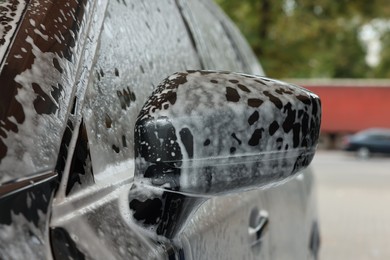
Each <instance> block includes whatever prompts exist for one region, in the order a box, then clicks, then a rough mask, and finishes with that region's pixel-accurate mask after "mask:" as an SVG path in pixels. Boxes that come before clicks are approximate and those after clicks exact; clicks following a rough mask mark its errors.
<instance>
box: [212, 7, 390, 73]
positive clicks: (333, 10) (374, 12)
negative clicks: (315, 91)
mask: <svg viewBox="0 0 390 260" xmlns="http://www.w3.org/2000/svg"><path fill="white" fill-rule="evenodd" d="M216 1H217V2H218V3H219V4H220V5H221V6H222V8H223V9H224V10H225V11H226V12H227V13H228V15H230V17H231V18H232V19H233V21H235V22H236V24H237V26H238V27H239V28H240V29H241V31H242V32H243V33H244V35H245V36H246V37H247V39H248V41H249V43H250V44H251V46H252V48H253V50H254V52H255V54H256V55H257V56H258V58H259V59H260V61H261V63H262V65H263V67H264V69H265V71H266V73H267V74H268V75H269V76H271V77H277V78H285V77H330V78H333V77H337V78H362V77H370V76H372V75H373V73H374V72H373V69H372V68H370V67H369V66H368V65H367V64H366V61H365V56H366V50H365V47H364V46H363V44H362V42H361V40H360V39H359V32H360V30H361V28H362V26H363V25H364V24H367V23H369V22H370V21H371V20H372V19H374V18H378V17H386V15H387V14H388V13H389V14H390V7H388V6H389V5H388V4H386V1H385V0H372V1H364V0H355V1H350V0H338V1H329V0H319V1H316V2H313V1H311V0H281V1H271V0H261V1H260V0H243V1H231V0H230V1H229V0H216ZM389 47H390V41H389ZM388 56H389V57H387V58H386V59H388V60H389V62H388V64H387V65H386V62H385V61H383V62H384V63H383V64H384V65H383V67H386V66H387V67H388V66H389V65H390V53H389V55H388ZM381 73H382V72H377V73H376V75H378V76H381V75H384V74H381Z"/></svg>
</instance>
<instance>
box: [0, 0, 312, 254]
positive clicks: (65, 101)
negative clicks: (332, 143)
mask: <svg viewBox="0 0 390 260" xmlns="http://www.w3.org/2000/svg"><path fill="white" fill-rule="evenodd" d="M0 7H1V9H0V13H1V14H2V16H1V17H3V21H2V23H1V27H0V29H1V30H2V34H1V35H0V37H1V41H0V58H1V64H0V84H1V92H2V94H1V95H0V183H1V186H0V209H1V213H0V241H1V243H0V258H1V259H26V258H29V259H311V258H316V256H317V254H318V247H319V232H318V221H317V215H316V208H315V205H316V204H315V186H314V179H313V175H312V173H311V172H310V170H302V171H300V172H299V173H297V174H296V175H295V177H291V178H288V179H286V180H285V181H284V182H282V183H275V184H274V185H269V186H271V187H269V188H267V189H252V190H245V191H241V192H235V193H228V194H224V196H212V197H211V198H210V197H208V198H207V199H205V200H204V201H203V202H202V203H201V204H199V205H197V210H195V211H194V212H193V214H191V215H190V216H189V219H188V220H187V221H186V225H185V227H184V228H183V230H182V232H181V233H180V236H175V237H174V238H171V239H168V238H164V237H161V236H156V235H155V234H150V233H153V232H149V233H148V234H149V235H145V232H143V231H142V230H141V229H140V228H139V227H138V226H137V224H136V223H134V221H133V220H134V219H133V218H132V216H131V214H132V212H131V210H130V209H129V203H130V204H131V199H130V200H129V191H130V190H131V189H132V187H133V185H134V172H135V165H136V162H135V153H134V149H133V147H134V145H135V139H134V126H135V122H136V119H137V116H138V114H139V113H140V111H141V108H142V106H143V105H144V104H145V102H146V101H147V100H148V97H149V96H150V95H151V94H152V91H153V89H155V88H156V86H158V85H159V83H160V82H161V81H162V80H163V79H164V78H166V77H167V76H169V75H172V74H173V73H175V72H177V71H185V70H189V69H192V70H226V71H235V72H242V73H246V74H251V75H263V74H264V72H263V70H262V68H261V66H260V64H259V63H258V62H257V59H256V58H255V56H254V55H253V53H252V51H251V50H250V48H249V46H248V44H247V43H246V42H245V40H244V39H243V38H242V36H241V34H240V33H239V31H238V30H237V29H236V28H235V27H234V26H233V25H232V23H231V22H230V21H229V20H228V18H227V17H226V16H225V15H224V14H223V13H222V12H221V10H220V9H219V8H218V7H217V6H216V5H215V4H214V3H212V2H210V1H206V0H202V1H182V0H176V1H174V0H164V1H160V0H154V1H140V0H139V1H138V0H132V1H130V0H118V1H108V0H71V1H37V0H31V1H24V0H9V1H5V2H1V3H0ZM270 99H271V98H270ZM301 101H302V102H303V103H305V102H307V101H308V100H301ZM274 102H276V101H275V100H274ZM309 102H310V101H309ZM313 102H314V101H313ZM276 105H278V103H276ZM280 111H283V109H282V108H280ZM306 112H307V111H306ZM306 112H304V111H303V110H302V113H301V115H302V114H304V115H306ZM294 113H295V112H294ZM316 113H317V111H316ZM318 113H319V112H318ZM294 115H295V114H294ZM317 123H318V122H317ZM318 128H319V125H318ZM309 161H310V160H309ZM309 161H307V162H306V161H305V162H304V163H308V162H309ZM276 184H279V185H276ZM130 207H131V205H130ZM265 228H267V229H265Z"/></svg>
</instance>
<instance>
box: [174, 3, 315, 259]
mask: <svg viewBox="0 0 390 260" xmlns="http://www.w3.org/2000/svg"><path fill="white" fill-rule="evenodd" d="M178 3H179V6H180V9H181V12H182V14H183V18H184V20H185V22H186V24H187V25H188V29H189V30H190V32H191V36H192V39H193V42H194V46H195V47H196V50H197V53H198V55H199V56H200V59H201V62H202V65H203V67H204V68H205V69H219V70H228V71H240V72H244V73H248V74H257V75H264V72H263V69H262V67H261V65H260V64H259V63H258V61H257V59H256V58H255V56H254V54H253V52H252V50H251V49H250V47H249V46H248V44H247V42H246V41H245V40H244V39H243V37H242V36H241V34H240V33H239V31H238V29H237V28H236V27H235V26H234V25H233V24H232V22H231V21H230V20H229V19H228V18H227V17H226V15H225V14H224V13H223V12H222V11H221V10H220V9H219V8H218V7H217V6H216V5H215V4H214V3H213V2H211V1H205V0H201V1H184V0H183V1H178ZM208 212H214V213H213V215H212V216H213V217H212V218H210V217H207V216H208V214H209V213H208ZM262 214H263V215H266V216H267V219H268V227H267V230H266V231H265V232H264V233H262V234H261V238H259V241H257V243H256V242H254V241H253V240H251V236H250V235H249V232H248V230H250V229H251V227H252V226H253V225H254V223H253V217H254V216H256V217H255V219H256V218H257V219H258V220H259V219H261V218H262V216H263V215H262ZM316 223H317V222H316V208H315V189H314V180H313V176H312V173H311V171H310V170H305V171H303V172H302V174H301V175H300V176H299V177H297V178H293V179H291V180H289V181H288V182H286V183H284V184H282V185H280V186H277V187H271V188H268V189H265V190H257V191H252V192H247V193H242V194H236V195H232V196H228V197H226V198H215V199H213V200H211V201H210V203H209V204H208V203H206V205H203V206H202V207H201V208H200V210H199V212H198V213H197V215H196V216H195V217H194V220H193V223H192V224H193V225H192V226H191V228H189V230H188V234H186V235H187V238H186V239H188V240H189V241H190V242H189V243H190V244H191V245H199V247H195V248H196V249H194V248H193V249H192V254H193V255H194V256H195V257H194V258H195V259H199V258H202V256H203V255H204V254H205V252H207V253H209V254H210V255H208V256H210V258H220V257H221V254H224V257H227V258H229V259H235V258H239V255H238V253H237V252H240V253H241V254H243V255H244V257H243V259H268V258H271V259H306V258H308V257H309V258H310V257H311V255H315V254H316V252H313V253H312V252H311V251H310V250H311V249H310V244H313V243H315V241H314V242H311V241H310V239H311V237H314V238H313V239H314V240H315V239H316V237H315V236H317V235H318V234H315V235H311V234H312V233H313V232H316V231H313V230H317V224H316ZM229 234H230V235H229ZM231 234H235V236H234V237H233V236H231ZM210 245H212V246H211V247H209V246H210ZM232 245H234V246H232ZM214 247H215V248H224V249H223V252H224V253H221V252H220V251H219V250H212V248H214ZM315 247H316V245H314V246H313V249H312V250H314V251H315V250H317V249H316V248H315ZM236 254H237V255H236Z"/></svg>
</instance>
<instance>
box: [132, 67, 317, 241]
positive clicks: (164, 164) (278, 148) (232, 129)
mask: <svg viewBox="0 0 390 260" xmlns="http://www.w3.org/2000/svg"><path fill="white" fill-rule="evenodd" d="M320 122H321V104H320V100H319V98H318V96H316V95H315V94H313V93H311V92H309V91H307V90H305V89H303V88H301V87H298V86H295V85H291V84H288V83H284V82H281V81H277V80H272V79H269V78H265V77H256V76H250V75H245V74H238V73H229V72H216V71H187V72H183V73H175V74H173V75H171V76H170V77H168V78H167V79H165V80H164V81H163V82H162V83H161V84H160V85H159V86H158V87H157V88H156V90H155V91H154V92H153V93H152V95H151V96H150V97H149V99H148V100H147V102H146V103H145V105H144V107H143V108H142V110H141V112H140V114H139V116H138V119H137V122H136V125H135V135H134V149H135V174H134V185H133V188H132V189H131V190H130V193H129V206H130V210H131V211H132V216H133V219H134V221H135V222H136V223H138V224H139V225H140V226H141V227H142V228H143V230H148V232H152V233H153V234H157V235H162V236H164V237H167V238H170V239H172V238H174V237H176V236H177V235H178V234H179V233H180V231H181V230H182V229H183V227H184V226H185V224H186V221H187V219H188V218H189V216H191V214H192V213H193V212H194V211H195V210H196V209H197V207H198V206H199V205H201V204H202V203H203V202H204V201H205V200H206V199H207V198H208V197H210V196H214V195H220V194H227V193H232V192H238V191H243V190H249V189H254V188H257V187H264V186H271V185H277V184H278V183H281V182H283V181H285V180H287V179H288V178H290V177H292V176H294V174H295V173H297V172H298V171H299V170H301V169H302V168H304V167H306V166H307V165H309V163H310V162H311V160H312V159H313V156H314V152H315V149H316V146H317V143H318V138H319V130H320ZM147 187H149V188H147Z"/></svg>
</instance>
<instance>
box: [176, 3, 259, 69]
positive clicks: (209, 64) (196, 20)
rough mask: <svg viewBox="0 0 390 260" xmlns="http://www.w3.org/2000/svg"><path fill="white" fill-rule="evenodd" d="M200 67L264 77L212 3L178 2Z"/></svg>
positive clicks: (242, 39)
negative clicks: (198, 57) (199, 60)
mask: <svg viewBox="0 0 390 260" xmlns="http://www.w3.org/2000/svg"><path fill="white" fill-rule="evenodd" d="M178 3H179V8H180V10H181V13H182V15H183V19H184V21H185V23H186V25H187V27H188V30H189V33H190V34H191V36H192V39H193V44H194V47H195V49H196V50H197V52H198V55H199V56H200V59H201V61H202V66H203V68H204V69H207V70H229V71H235V72H244V73H249V74H256V75H264V72H263V69H262V68H261V66H260V64H259V63H258V61H257V58H256V57H255V55H254V54H253V52H252V50H251V48H250V47H249V45H248V43H247V42H246V41H245V39H244V38H243V37H242V35H241V34H240V32H239V30H238V29H237V28H236V27H235V26H234V24H233V23H232V22H231V20H229V19H228V18H227V16H226V15H225V14H224V13H223V12H222V11H221V10H220V8H219V7H218V6H216V5H215V4H214V3H213V2H212V1H206V0H199V1H186V0H180V1H178Z"/></svg>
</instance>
